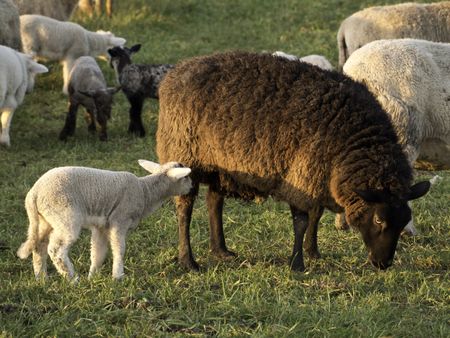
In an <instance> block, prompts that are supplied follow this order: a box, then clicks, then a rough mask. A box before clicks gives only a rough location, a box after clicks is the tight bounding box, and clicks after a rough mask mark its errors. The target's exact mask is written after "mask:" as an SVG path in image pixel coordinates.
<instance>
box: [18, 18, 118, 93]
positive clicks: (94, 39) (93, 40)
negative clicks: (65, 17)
mask: <svg viewBox="0 0 450 338" xmlns="http://www.w3.org/2000/svg"><path fill="white" fill-rule="evenodd" d="M20 29H21V34H22V43H23V49H24V51H25V52H26V53H29V54H32V55H34V56H35V57H37V59H40V60H49V61H60V62H61V63H62V65H63V78H64V87H63V92H64V93H65V94H67V93H68V92H67V86H68V80H69V72H70V70H71V69H72V66H73V63H74V62H75V60H76V59H77V58H79V57H80V56H93V57H96V56H106V55H107V50H108V48H111V47H114V46H120V45H123V44H125V42H126V40H125V39H123V38H118V37H115V36H114V34H112V33H110V32H103V31H97V32H91V31H88V30H86V29H84V28H83V27H81V26H80V25H78V24H76V23H73V22H62V21H58V20H55V19H51V18H48V17H45V16H41V15H22V16H20Z"/></svg>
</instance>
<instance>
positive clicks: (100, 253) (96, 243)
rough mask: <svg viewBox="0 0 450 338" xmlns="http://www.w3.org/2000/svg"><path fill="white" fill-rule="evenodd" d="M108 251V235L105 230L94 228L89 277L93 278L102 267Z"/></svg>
mask: <svg viewBox="0 0 450 338" xmlns="http://www.w3.org/2000/svg"><path fill="white" fill-rule="evenodd" d="M107 252H108V237H107V235H106V233H105V232H104V231H103V230H100V229H97V228H93V229H92V236H91V267H90V269H89V276H88V278H92V277H93V276H94V275H95V274H96V273H97V272H98V271H99V270H100V268H101V266H102V265H103V262H104V261H105V258H106V254H107Z"/></svg>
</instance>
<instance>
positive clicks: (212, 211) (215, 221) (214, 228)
mask: <svg viewBox="0 0 450 338" xmlns="http://www.w3.org/2000/svg"><path fill="white" fill-rule="evenodd" d="M206 202H207V205H208V214H209V248H210V250H211V253H212V254H213V255H215V256H217V257H220V258H230V257H235V256H236V254H235V253H234V252H232V251H229V250H228V249H227V247H226V244H225V236H224V233H223V219H222V214H223V202H224V197H223V196H222V195H221V194H219V193H218V192H217V191H214V190H213V189H212V188H211V186H209V190H208V193H207V195H206Z"/></svg>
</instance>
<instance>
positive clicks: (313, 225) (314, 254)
mask: <svg viewBox="0 0 450 338" xmlns="http://www.w3.org/2000/svg"><path fill="white" fill-rule="evenodd" d="M322 214H323V208H322V207H317V208H313V209H311V210H310V211H309V212H308V229H306V235H305V242H304V246H305V252H306V253H307V254H308V256H309V257H310V258H320V252H319V247H318V245H317V230H318V229H319V220H320V217H322Z"/></svg>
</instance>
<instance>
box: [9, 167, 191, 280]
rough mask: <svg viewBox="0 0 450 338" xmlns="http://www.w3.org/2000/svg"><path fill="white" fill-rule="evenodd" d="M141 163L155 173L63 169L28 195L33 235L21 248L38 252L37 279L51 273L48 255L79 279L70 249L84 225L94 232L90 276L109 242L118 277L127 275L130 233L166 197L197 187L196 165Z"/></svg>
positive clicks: (48, 175)
mask: <svg viewBox="0 0 450 338" xmlns="http://www.w3.org/2000/svg"><path fill="white" fill-rule="evenodd" d="M139 164H140V165H141V166H142V167H143V168H144V169H145V170H147V171H149V172H150V173H152V174H151V175H148V176H145V177H136V176H135V175H133V174H131V173H129V172H114V171H108V170H100V169H94V168H86V167H60V168H54V169H51V170H49V171H48V172H47V173H45V174H44V175H43V176H42V177H40V178H39V179H38V180H37V182H36V183H35V184H34V186H33V187H32V188H31V189H30V191H29V192H28V194H27V196H26V199H25V207H26V210H27V214H28V218H29V222H30V225H29V228H28V239H27V241H26V242H24V243H23V244H22V245H21V247H20V248H19V250H18V251H17V255H18V256H19V257H20V258H22V259H25V258H27V257H28V256H29V255H30V253H31V252H32V253H33V269H34V273H35V276H36V277H40V276H44V277H45V276H46V274H47V263H46V261H47V253H48V254H49V255H50V258H51V260H52V261H53V264H54V265H55V267H56V269H57V270H58V272H59V273H60V274H62V275H63V276H65V277H67V278H69V279H72V278H74V277H75V273H74V268H73V265H72V262H71V261H70V259H69V257H68V251H69V249H70V247H71V246H72V244H73V243H74V242H75V241H76V240H77V238H78V236H79V234H80V231H81V228H89V229H90V230H91V231H92V237H91V267H90V269H89V278H91V277H92V276H93V275H94V274H95V273H96V272H97V271H98V270H99V269H100V267H101V265H102V264H103V262H104V260H105V257H106V253H107V250H108V247H107V241H108V240H109V242H110V245H111V251H112V255H113V268H112V276H113V278H115V279H119V278H121V277H123V275H124V272H123V257H124V253H125V237H126V234H127V231H128V230H130V229H132V228H134V227H136V226H137V225H138V223H139V221H140V220H141V219H142V218H143V217H145V216H147V215H148V214H150V213H151V212H153V211H154V210H156V209H157V208H159V207H160V206H161V205H162V203H163V201H164V200H166V199H167V198H169V197H171V196H175V195H184V194H187V193H188V192H189V190H190V189H191V187H192V182H191V179H190V177H188V175H189V173H190V172H191V169H189V168H185V167H182V165H180V164H179V163H177V162H169V163H166V164H163V165H159V164H157V163H154V162H151V161H145V160H139Z"/></svg>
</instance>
